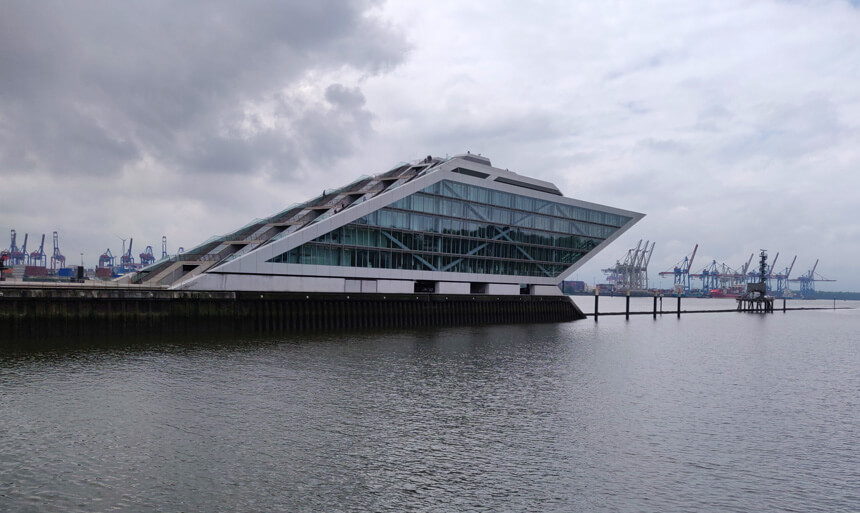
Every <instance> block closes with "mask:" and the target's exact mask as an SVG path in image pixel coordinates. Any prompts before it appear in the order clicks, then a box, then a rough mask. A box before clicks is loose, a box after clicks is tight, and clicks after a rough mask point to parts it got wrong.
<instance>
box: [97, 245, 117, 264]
mask: <svg viewBox="0 0 860 513" xmlns="http://www.w3.org/2000/svg"><path fill="white" fill-rule="evenodd" d="M114 258H115V257H114V256H113V254H112V253H111V252H110V248H108V249H106V250H105V252H104V253H102V254H101V256H100V257H99V267H100V268H105V267H106V268H111V267H113V265H114Z"/></svg>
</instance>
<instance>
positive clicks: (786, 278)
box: [563, 240, 836, 299]
mask: <svg viewBox="0 0 860 513" xmlns="http://www.w3.org/2000/svg"><path fill="white" fill-rule="evenodd" d="M654 246H655V243H654V242H650V241H645V244H644V245H643V244H642V240H640V241H639V243H638V244H637V245H636V247H634V248H631V249H630V250H628V251H627V254H626V255H625V257H624V258H623V260H618V261H616V263H615V265H613V266H612V267H609V268H606V269H602V271H603V273H604V274H605V275H606V283H602V284H595V286H594V289H596V290H597V291H598V292H599V293H602V294H610V295H625V294H628V293H630V294H632V295H634V296H652V295H654V294H658V295H672V296H675V295H681V296H684V297H713V298H741V297H742V296H744V295H745V294H746V293H747V292H748V289H749V286H750V285H751V284H763V286H764V291H763V293H764V294H766V295H767V296H769V297H773V298H776V299H790V298H794V297H797V298H803V299H811V298H814V297H815V294H816V293H815V283H816V282H833V281H836V280H832V279H829V278H826V277H824V276H822V275H821V274H819V273H818V272H816V270H817V269H818V259H816V260H815V263H814V264H813V265H812V268H811V269H810V270H808V271H806V272H805V273H804V274H802V275H799V276H797V277H795V278H792V277H791V276H792V271H793V270H794V264H795V263H796V262H797V255H795V256H794V257H793V258H792V260H791V263H790V264H789V265H788V266H786V267H784V268H779V267H777V265H778V262H779V252H777V253H776V256H775V257H774V258H773V261H772V262H771V263H770V264H767V265H765V266H764V267H761V266H759V267H756V266H753V267H750V266H751V264H752V262H753V257H754V256H755V253H751V254H750V256H749V259H748V260H747V261H746V262H744V263H742V264H740V265H738V266H736V267H731V266H729V265H728V264H726V263H724V262H719V263H718V262H717V261H716V260H712V261H711V263H710V264H708V265H706V266H704V267H702V268H696V267H694V262H695V258H696V253H697V252H698V249H699V245H698V244H696V245H695V246H694V247H693V251H692V252H691V253H690V254H689V255H686V256H684V257H683V259H681V260H680V261H679V262H678V263H676V264H675V265H674V266H672V268H670V269H668V270H666V271H662V272H660V273H658V274H659V276H661V277H671V278H672V280H673V284H672V288H669V289H660V288H654V287H650V286H649V281H648V263H649V262H650V260H651V255H652V254H653V252H654ZM765 260H766V259H765ZM791 284H796V286H797V289H796V290H791V288H790V287H791ZM594 289H590V288H589V287H588V285H587V284H586V283H585V282H582V281H568V282H565V283H564V284H563V290H564V291H565V293H568V294H590V293H593V292H594Z"/></svg>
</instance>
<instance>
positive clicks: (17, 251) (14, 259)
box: [9, 230, 28, 265]
mask: <svg viewBox="0 0 860 513" xmlns="http://www.w3.org/2000/svg"><path fill="white" fill-rule="evenodd" d="M15 239H16V234H15V230H12V245H11V246H10V247H9V263H10V264H12V265H22V264H26V263H27V256H28V255H27V234H26V233H25V234H24V250H23V251H21V248H19V247H18V246H17V245H16V244H15V242H16V240H15Z"/></svg>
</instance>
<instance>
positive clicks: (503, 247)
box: [269, 180, 631, 277]
mask: <svg viewBox="0 0 860 513" xmlns="http://www.w3.org/2000/svg"><path fill="white" fill-rule="evenodd" d="M630 219H631V218H629V217H625V216H620V215H616V214H611V213H607V212H602V211H599V210H593V209H587V208H581V207H574V206H571V205H565V204H561V203H556V202H553V201H547V200H541V199H537V198H532V197H528V196H521V195H518V194H511V193H508V192H502V191H497V190H493V189H488V188H485V187H478V186H474V185H468V184H463V183H459V182H453V181H449V180H443V181H441V182H438V183H435V184H433V185H431V186H429V187H426V188H425V189H423V190H421V191H420V192H417V193H415V194H412V195H410V196H407V197H405V198H403V199H401V200H399V201H396V202H394V203H391V204H390V205H388V206H386V207H384V208H382V209H379V210H377V211H375V212H372V213H370V214H368V215H366V216H364V217H362V218H360V219H356V220H355V221H354V222H352V223H350V224H348V225H346V226H343V227H341V228H338V229H335V230H333V231H331V232H329V233H327V234H325V235H323V236H321V237H318V238H317V239H314V240H313V241H311V242H308V243H305V244H303V245H301V246H299V247H297V248H294V249H292V250H290V251H287V252H285V253H282V254H280V255H278V256H276V257H274V258H272V259H271V260H269V262H276V263H291V264H308V265H335V266H346V267H370V268H378V269H410V270H422V271H436V272H460V273H477V274H491V275H499V274H504V275H513V276H540V277H555V276H558V275H559V274H561V272H562V271H564V270H565V269H567V268H568V267H570V266H571V265H572V264H573V263H575V262H576V261H577V260H579V259H580V258H582V256H583V255H585V254H586V253H588V252H589V251H590V250H592V249H593V248H595V247H596V246H597V245H598V244H600V243H601V242H603V241H604V240H605V239H606V238H607V237H609V236H611V235H612V234H613V233H615V231H617V230H618V229H619V228H620V227H621V226H623V225H624V224H625V223H627V222H628V221H630Z"/></svg>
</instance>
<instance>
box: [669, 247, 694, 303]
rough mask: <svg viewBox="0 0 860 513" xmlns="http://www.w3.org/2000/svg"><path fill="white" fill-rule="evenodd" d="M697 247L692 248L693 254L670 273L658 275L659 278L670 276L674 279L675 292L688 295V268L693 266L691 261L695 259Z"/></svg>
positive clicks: (676, 265)
mask: <svg viewBox="0 0 860 513" xmlns="http://www.w3.org/2000/svg"><path fill="white" fill-rule="evenodd" d="M698 249H699V245H698V244H696V246H695V247H694V248H693V254H692V255H690V256H689V257H686V256H685V257H684V260H682V261H681V262H678V263H677V264H675V267H674V268H673V269H672V270H671V271H663V272H661V273H660V276H672V277H674V280H675V282H674V288H675V292H678V293H684V294H689V293H690V268H691V267H692V265H693V260H695V258H696V251H698Z"/></svg>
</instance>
